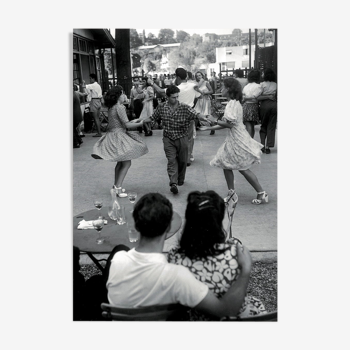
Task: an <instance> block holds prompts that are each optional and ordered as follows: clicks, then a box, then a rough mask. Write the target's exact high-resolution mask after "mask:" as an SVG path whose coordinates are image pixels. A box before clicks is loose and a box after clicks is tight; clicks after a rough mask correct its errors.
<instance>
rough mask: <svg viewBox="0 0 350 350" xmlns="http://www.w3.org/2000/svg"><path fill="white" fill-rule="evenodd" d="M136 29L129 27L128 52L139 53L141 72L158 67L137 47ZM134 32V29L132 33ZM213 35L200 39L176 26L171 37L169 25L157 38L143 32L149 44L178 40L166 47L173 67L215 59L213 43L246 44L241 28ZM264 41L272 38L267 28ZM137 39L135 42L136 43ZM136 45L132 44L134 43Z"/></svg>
mask: <svg viewBox="0 0 350 350" xmlns="http://www.w3.org/2000/svg"><path fill="white" fill-rule="evenodd" d="M135 33H136V30H135V29H131V30H130V41H131V48H132V53H138V54H139V55H140V57H141V65H142V67H143V69H144V71H145V72H147V71H151V72H152V71H154V69H155V70H157V71H159V70H160V67H159V65H160V62H159V61H158V60H157V59H154V58H153V56H150V57H148V53H149V52H148V50H137V47H138V46H140V45H142V42H141V40H140V39H139V38H138V36H137V38H138V40H137V39H136V36H135ZM136 34H137V33H136ZM218 38H219V36H217V39H216V40H213V41H204V42H203V39H202V36H201V35H198V34H193V35H189V34H188V33H187V32H185V31H183V30H179V31H177V33H176V39H175V38H174V31H173V30H172V29H166V28H163V29H160V31H159V34H158V38H157V37H156V36H155V35H154V34H153V33H149V34H148V36H147V42H148V44H149V45H158V44H172V43H175V42H179V43H180V44H181V45H180V46H179V47H178V48H174V49H172V50H171V51H170V53H169V56H168V60H169V69H170V70H171V71H174V70H175V69H176V68H177V67H179V66H181V67H184V68H185V69H187V70H191V71H195V70H197V69H199V67H200V66H201V65H202V64H204V65H208V64H209V63H215V60H216V48H217V47H231V46H241V45H248V43H249V38H248V35H247V34H246V33H245V34H242V30H241V29H234V30H233V31H232V36H231V38H229V39H227V40H219V39H218ZM265 39H266V43H268V42H270V41H272V34H271V32H269V31H268V30H266V31H265ZM263 42H264V32H263V31H262V30H259V32H258V43H263ZM136 43H139V45H136ZM251 43H252V45H253V44H255V34H254V30H252V32H251ZM135 45H136V46H135Z"/></svg>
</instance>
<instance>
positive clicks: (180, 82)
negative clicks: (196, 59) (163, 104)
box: [151, 68, 201, 166]
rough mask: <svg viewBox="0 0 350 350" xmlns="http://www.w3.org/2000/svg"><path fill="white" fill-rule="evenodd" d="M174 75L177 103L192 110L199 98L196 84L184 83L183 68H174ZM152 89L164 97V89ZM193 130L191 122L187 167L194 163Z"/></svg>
mask: <svg viewBox="0 0 350 350" xmlns="http://www.w3.org/2000/svg"><path fill="white" fill-rule="evenodd" d="M175 75H176V81H175V85H177V87H178V88H179V89H180V93H179V99H178V101H179V102H180V103H184V104H186V105H187V106H190V107H191V108H192V107H193V105H194V99H195V98H196V97H197V98H198V97H199V96H201V93H200V92H199V90H198V86H197V84H195V83H192V82H187V81H186V78H187V71H186V70H185V69H183V68H176V71H175ZM151 83H153V82H151ZM153 87H154V89H155V90H156V91H157V92H158V93H159V94H160V95H162V96H165V92H166V89H161V88H160V87H159V86H157V85H156V84H153ZM194 130H195V122H194V121H192V122H191V124H190V126H189V128H188V158H187V166H190V165H191V162H192V161H194V157H193V146H194V138H193V134H194Z"/></svg>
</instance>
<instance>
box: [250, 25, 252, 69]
mask: <svg viewBox="0 0 350 350" xmlns="http://www.w3.org/2000/svg"><path fill="white" fill-rule="evenodd" d="M251 67H252V38H251V29H249V70H250V69H251Z"/></svg>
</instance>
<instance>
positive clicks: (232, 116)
mask: <svg viewBox="0 0 350 350" xmlns="http://www.w3.org/2000/svg"><path fill="white" fill-rule="evenodd" d="M222 121H224V122H226V123H230V124H232V125H233V127H232V128H231V129H227V137H226V139H225V142H224V143H223V144H222V145H221V146H220V148H219V150H218V152H217V153H216V155H215V157H214V158H213V159H212V160H211V161H210V165H211V166H216V167H218V168H221V169H229V170H247V169H249V168H250V167H251V166H252V165H253V164H255V163H260V156H261V154H262V152H261V149H262V148H263V145H262V144H261V143H259V142H257V141H255V140H254V139H253V138H251V137H250V135H249V134H248V131H247V130H246V128H245V126H244V124H243V110H242V106H241V104H240V102H239V101H237V100H230V102H229V103H228V104H227V105H226V108H225V114H224V116H223V118H222Z"/></svg>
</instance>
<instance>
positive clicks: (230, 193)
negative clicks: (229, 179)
mask: <svg viewBox="0 0 350 350" xmlns="http://www.w3.org/2000/svg"><path fill="white" fill-rule="evenodd" d="M232 198H233V202H234V204H237V202H238V196H237V193H236V191H235V190H232V189H231V190H229V191H228V193H227V196H226V197H225V198H224V202H225V203H228V202H229V201H230V200H231V199H232Z"/></svg>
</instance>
